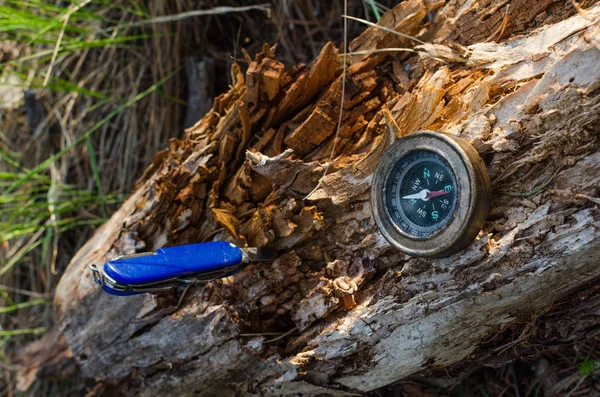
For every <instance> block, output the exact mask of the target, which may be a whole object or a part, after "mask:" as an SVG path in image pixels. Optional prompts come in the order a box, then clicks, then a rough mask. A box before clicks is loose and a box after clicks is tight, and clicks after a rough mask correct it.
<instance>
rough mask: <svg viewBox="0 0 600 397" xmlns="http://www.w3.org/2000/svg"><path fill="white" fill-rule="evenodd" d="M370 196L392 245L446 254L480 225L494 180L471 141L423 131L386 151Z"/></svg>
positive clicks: (416, 252) (465, 242) (472, 235)
mask: <svg viewBox="0 0 600 397" xmlns="http://www.w3.org/2000/svg"><path fill="white" fill-rule="evenodd" d="M371 200H372V208H373V214H374V216H375V220H376V222H377V225H378V227H379V230H380V231H381V232H382V234H383V236H384V237H385V238H386V239H387V240H388V241H389V242H390V243H391V244H392V245H394V246H395V247H396V248H398V249H399V250H400V251H403V252H405V253H407V254H409V255H412V256H428V257H443V256H448V255H451V254H453V253H456V252H458V251H459V250H461V249H463V248H465V247H466V246H467V245H469V244H470V243H471V242H472V241H473V239H475V237H476V236H477V234H478V233H479V231H480V230H481V227H482V225H483V222H484V221H485V218H486V216H487V213H488V210H489V203H490V180H489V176H488V173H487V170H486V167H485V164H484V162H483V160H482V159H481V157H479V154H478V153H477V151H476V150H475V148H473V146H471V144H470V143H469V142H468V141H466V140H464V139H461V138H458V137H455V136H452V135H448V134H444V133H441V132H433V131H418V132H414V133H412V134H410V135H407V136H406V137H404V138H401V139H399V140H398V141H396V142H395V143H394V144H393V145H392V146H391V147H390V148H389V149H388V150H387V151H386V152H385V153H384V154H383V156H382V159H381V161H380V163H379V165H378V167H377V170H376V171H375V175H374V178H373V184H372V192H371Z"/></svg>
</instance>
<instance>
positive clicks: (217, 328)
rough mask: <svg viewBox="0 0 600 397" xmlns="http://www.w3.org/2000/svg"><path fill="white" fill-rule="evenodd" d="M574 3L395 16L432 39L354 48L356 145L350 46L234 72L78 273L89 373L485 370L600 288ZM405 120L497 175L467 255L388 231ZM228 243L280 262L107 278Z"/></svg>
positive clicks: (593, 124)
mask: <svg viewBox="0 0 600 397" xmlns="http://www.w3.org/2000/svg"><path fill="white" fill-rule="evenodd" d="M508 6H510V7H508ZM562 7H563V8H562V9H560V8H559V11H560V10H562V11H564V12H563V13H560V12H558V11H557V7H556V3H555V2H553V1H550V0H548V1H539V2H533V3H532V2H525V1H518V0H513V1H504V2H503V3H502V7H500V6H498V5H497V3H496V2H492V1H486V0H482V1H479V2H475V3H474V4H473V2H471V1H462V0H456V1H449V2H447V3H446V2H443V1H424V0H408V1H405V2H402V3H401V4H400V5H398V6H397V7H395V8H394V9H392V10H391V11H389V12H388V13H387V14H385V15H384V16H383V18H382V20H381V22H380V24H381V25H383V26H386V27H388V28H390V29H394V30H396V31H401V32H403V33H405V34H411V35H415V36H417V37H419V39H420V40H421V41H422V42H423V43H422V44H419V45H416V46H414V49H413V51H414V52H415V54H413V53H410V52H401V53H398V52H382V51H376V52H373V50H382V49H386V48H405V47H412V41H411V40H409V39H407V38H406V37H402V36H396V35H394V34H392V33H389V32H387V31H383V30H379V29H376V28H368V29H367V30H366V31H365V32H364V33H363V34H362V35H361V36H359V37H358V38H357V39H355V40H354V41H353V42H352V43H351V45H350V50H351V51H353V52H359V54H358V55H351V56H348V57H347V59H348V64H347V71H346V81H345V93H344V95H345V96H344V109H343V112H342V126H341V128H340V130H339V132H338V131H336V125H337V120H338V117H339V116H340V111H341V109H340V102H341V100H340V99H341V87H342V84H341V83H342V80H341V78H342V77H341V74H342V66H343V64H342V62H343V60H344V57H342V56H340V54H339V52H338V50H337V49H336V48H335V46H334V45H333V44H328V45H326V46H325V47H324V48H323V49H322V51H321V53H320V55H319V56H318V57H317V59H315V61H314V62H313V63H312V64H311V65H310V66H304V65H298V66H296V67H293V68H291V69H288V70H285V68H284V66H283V65H282V64H281V63H279V62H277V60H276V57H275V56H274V49H272V48H269V47H265V48H264V49H263V52H262V53H260V54H258V55H257V56H256V57H255V59H253V60H252V62H251V63H250V66H249V67H248V71H247V72H246V74H245V75H244V74H243V73H242V72H241V70H240V67H239V66H237V65H234V66H233V68H232V76H233V80H234V84H233V85H232V87H231V89H230V91H229V92H227V93H225V94H223V95H221V96H219V97H217V98H215V100H214V103H213V107H212V110H211V111H210V112H209V113H208V114H207V115H206V116H204V118H202V120H201V121H200V122H198V123H197V124H196V125H194V126H193V127H191V128H189V129H188V130H186V135H185V137H184V138H183V139H181V140H178V139H174V140H172V141H171V145H170V147H169V148H168V149H166V150H165V151H163V152H161V153H160V154H159V155H158V156H157V157H156V159H155V160H154V162H153V164H152V165H150V167H149V168H148V169H147V171H146V173H145V175H144V176H143V178H142V179H141V180H140V181H139V183H138V185H137V187H136V189H135V190H134V192H133V193H132V194H131V196H130V197H129V199H128V200H127V201H126V202H125V203H124V204H123V206H122V207H121V208H120V210H119V211H117V212H116V213H115V214H114V215H113V216H112V217H111V219H110V220H109V221H108V222H107V223H106V224H105V225H103V226H102V227H101V228H100V229H99V230H98V231H97V232H96V234H95V235H94V236H93V238H92V239H90V241H89V242H88V243H87V244H86V245H85V246H84V247H83V248H82V249H81V250H80V251H79V252H78V253H77V254H76V255H75V257H74V258H73V260H72V262H71V264H70V265H69V267H68V269H67V270H66V272H65V274H64V275H63V276H62V279H61V281H60V284H59V285H58V288H57V291H56V298H55V308H56V318H57V326H58V327H59V329H60V331H61V332H62V333H64V335H65V337H66V340H67V342H68V345H69V346H70V349H71V351H72V354H73V357H74V358H75V360H76V361H77V364H78V365H79V368H80V371H81V375H82V376H83V377H86V378H93V379H95V380H96V381H97V382H99V383H103V384H104V385H105V387H106V388H108V389H110V390H111V391H112V392H113V393H115V392H121V393H123V394H134V393H135V394H136V395H142V396H144V395H156V394H159V395H162V394H167V393H168V394H170V395H298V394H300V393H302V394H303V395H321V394H326V395H354V394H357V393H362V392H366V391H370V390H374V389H376V388H379V387H382V386H385V385H388V384H390V383H393V382H396V381H398V380H401V379H404V378H406V377H410V376H413V375H415V374H419V373H420V372H422V371H424V370H427V369H431V368H442V367H445V366H448V365H452V364H455V363H458V362H460V361H461V360H464V359H467V358H469V357H470V355H471V354H472V353H473V352H474V351H475V350H476V349H477V348H478V346H480V344H481V342H482V341H484V340H485V339H486V338H488V337H489V336H490V335H493V334H495V333H498V332H500V331H502V330H503V329H506V327H509V326H511V324H514V323H515V322H517V321H520V320H522V319H523V318H529V316H530V315H531V314H533V313H536V312H539V311H540V310H542V309H543V308H545V307H547V306H548V305H550V304H551V303H552V302H554V301H556V300H559V299H561V298H562V297H564V296H567V295H568V294H569V293H571V292H573V291H575V290H577V289H578V288H580V287H582V286H584V285H588V284H589V283H590V282H593V281H594V280H596V279H597V278H598V277H599V276H600V267H599V266H598V264H599V263H600V238H599V237H600V213H599V212H598V199H597V197H598V194H599V193H600V192H599V190H600V151H599V142H598V135H599V134H598V131H600V129H599V127H600V113H599V112H598V108H599V106H600V95H598V94H599V91H598V89H599V87H600V86H599V82H600V68H598V64H599V62H600V35H599V33H600V26H599V25H598V21H599V18H600V6H598V5H593V6H590V7H588V8H587V9H585V10H581V11H580V12H574V11H572V12H571V14H569V13H568V12H567V11H568V9H569V5H568V4H567V5H563V6H562ZM434 11H435V15H434V16H433V18H432V19H428V18H427V16H428V15H430V16H431V15H433V14H432V13H433V12H434ZM493 40H495V41H493ZM387 108H389V110H390V112H391V114H392V116H393V117H394V118H395V119H396V121H397V123H398V125H399V131H398V134H397V135H400V136H404V135H406V134H410V133H411V132H414V131H417V130H423V129H429V130H437V131H444V132H447V133H450V134H455V135H458V136H461V137H463V138H466V139H468V140H469V141H470V142H471V143H472V144H473V145H474V146H475V147H476V148H477V150H478V151H479V153H480V155H481V156H482V157H483V158H484V160H485V162H486V164H487V167H488V172H489V175H490V178H491V181H492V196H493V199H492V203H491V211H490V213H489V216H488V219H487V222H486V224H485V225H484V228H483V230H482V231H481V233H480V234H479V236H478V238H477V239H476V241H474V242H473V243H472V244H471V245H470V246H469V247H468V248H466V249H464V250H463V251H461V252H459V253H457V254H455V255H453V256H451V257H448V258H442V259H420V258H411V257H408V256H406V255H404V254H402V253H400V252H397V251H395V250H393V249H392V248H391V246H390V245H389V243H387V242H386V241H385V239H384V238H383V237H382V236H381V234H380V233H379V231H378V230H377V227H376V225H375V222H374V220H373V218H372V215H371V209H370V204H369V200H370V192H369V189H370V182H371V178H372V174H373V172H374V169H375V167H376V165H377V163H378V161H379V159H380V157H381V156H382V153H383V152H384V150H385V149H386V148H387V147H388V146H389V145H390V144H391V142H393V141H394V140H395V139H397V138H400V136H395V135H396V134H395V133H393V132H392V130H390V129H388V128H387V126H386V123H385V120H384V118H383V111H384V110H385V109H387ZM334 147H335V153H334V156H333V161H332V162H331V165H330V167H329V172H328V174H327V176H325V177H324V178H323V179H322V181H321V182H320V183H319V179H320V177H321V176H322V174H323V172H324V167H325V163H326V162H327V161H328V160H329V158H330V155H331V152H332V150H333V148H334ZM317 186H318V189H316V190H314V188H315V187H317ZM208 240H226V241H231V242H233V243H235V244H238V245H240V246H244V245H246V244H247V245H249V246H258V247H263V246H269V247H272V248H275V249H277V250H278V251H279V253H280V257H279V259H278V260H276V261H275V262H274V263H259V264H253V265H250V266H248V267H247V268H246V269H244V270H243V271H242V272H240V273H238V274H236V275H234V276H231V277H229V278H226V279H222V280H217V281H214V282H212V283H210V284H207V285H203V286H201V285H198V286H193V287H191V288H189V290H185V291H182V290H178V291H174V292H171V293H165V294H157V295H139V296H133V297H126V298H116V297H114V296H111V295H108V294H105V293H103V292H101V291H100V290H99V289H98V288H97V287H96V286H95V285H94V283H93V281H92V278H91V274H90V272H89V271H88V269H87V265H88V264H89V263H91V262H104V261H106V260H109V259H111V258H114V257H116V256H117V255H121V254H130V253H134V252H140V251H145V250H155V249H157V248H160V247H163V246H167V245H179V244H186V243H194V242H199V241H208ZM349 297H351V298H349ZM108 389H107V390H108Z"/></svg>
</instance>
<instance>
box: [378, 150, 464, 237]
mask: <svg viewBox="0 0 600 397" xmlns="http://www.w3.org/2000/svg"><path fill="white" fill-rule="evenodd" d="M458 195H459V192H458V191H457V183H456V176H455V175H454V172H453V171H452V168H451V167H450V164H448V162H447V161H446V160H444V158H442V157H441V156H440V155H438V154H437V153H435V152H433V151H429V150H413V151H411V152H409V153H407V154H406V155H404V156H403V157H401V158H399V159H398V160H397V162H396V164H395V165H394V167H393V168H392V171H391V172H390V173H389V175H388V177H387V180H386V181H385V194H384V205H385V209H386V212H387V213H388V215H389V216H390V218H391V220H392V222H393V223H394V226H395V227H396V228H397V229H398V230H399V231H400V232H401V233H403V234H406V235H408V236H410V237H413V238H428V237H430V236H432V235H434V234H436V232H438V231H440V230H441V229H443V228H444V226H445V225H446V224H448V222H449V221H450V220H451V219H452V217H453V214H454V211H455V208H456V203H457V200H458Z"/></svg>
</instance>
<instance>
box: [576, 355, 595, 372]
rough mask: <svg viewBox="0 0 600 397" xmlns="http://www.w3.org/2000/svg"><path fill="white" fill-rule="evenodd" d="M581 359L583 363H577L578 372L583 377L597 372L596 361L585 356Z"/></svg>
mask: <svg viewBox="0 0 600 397" xmlns="http://www.w3.org/2000/svg"><path fill="white" fill-rule="evenodd" d="M579 359H580V360H581V361H580V362H579V363H577V370H578V371H579V374H580V375H581V376H590V375H591V374H593V373H594V372H596V369H597V365H596V360H594V359H592V358H591V357H584V356H580V357H579Z"/></svg>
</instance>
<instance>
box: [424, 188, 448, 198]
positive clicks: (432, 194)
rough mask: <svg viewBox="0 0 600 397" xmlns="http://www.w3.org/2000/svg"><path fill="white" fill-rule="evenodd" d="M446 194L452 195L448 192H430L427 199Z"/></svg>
mask: <svg viewBox="0 0 600 397" xmlns="http://www.w3.org/2000/svg"><path fill="white" fill-rule="evenodd" d="M444 194H450V192H447V191H445V190H438V191H437V192H429V193H427V198H433V197H438V196H443V195H444Z"/></svg>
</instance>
